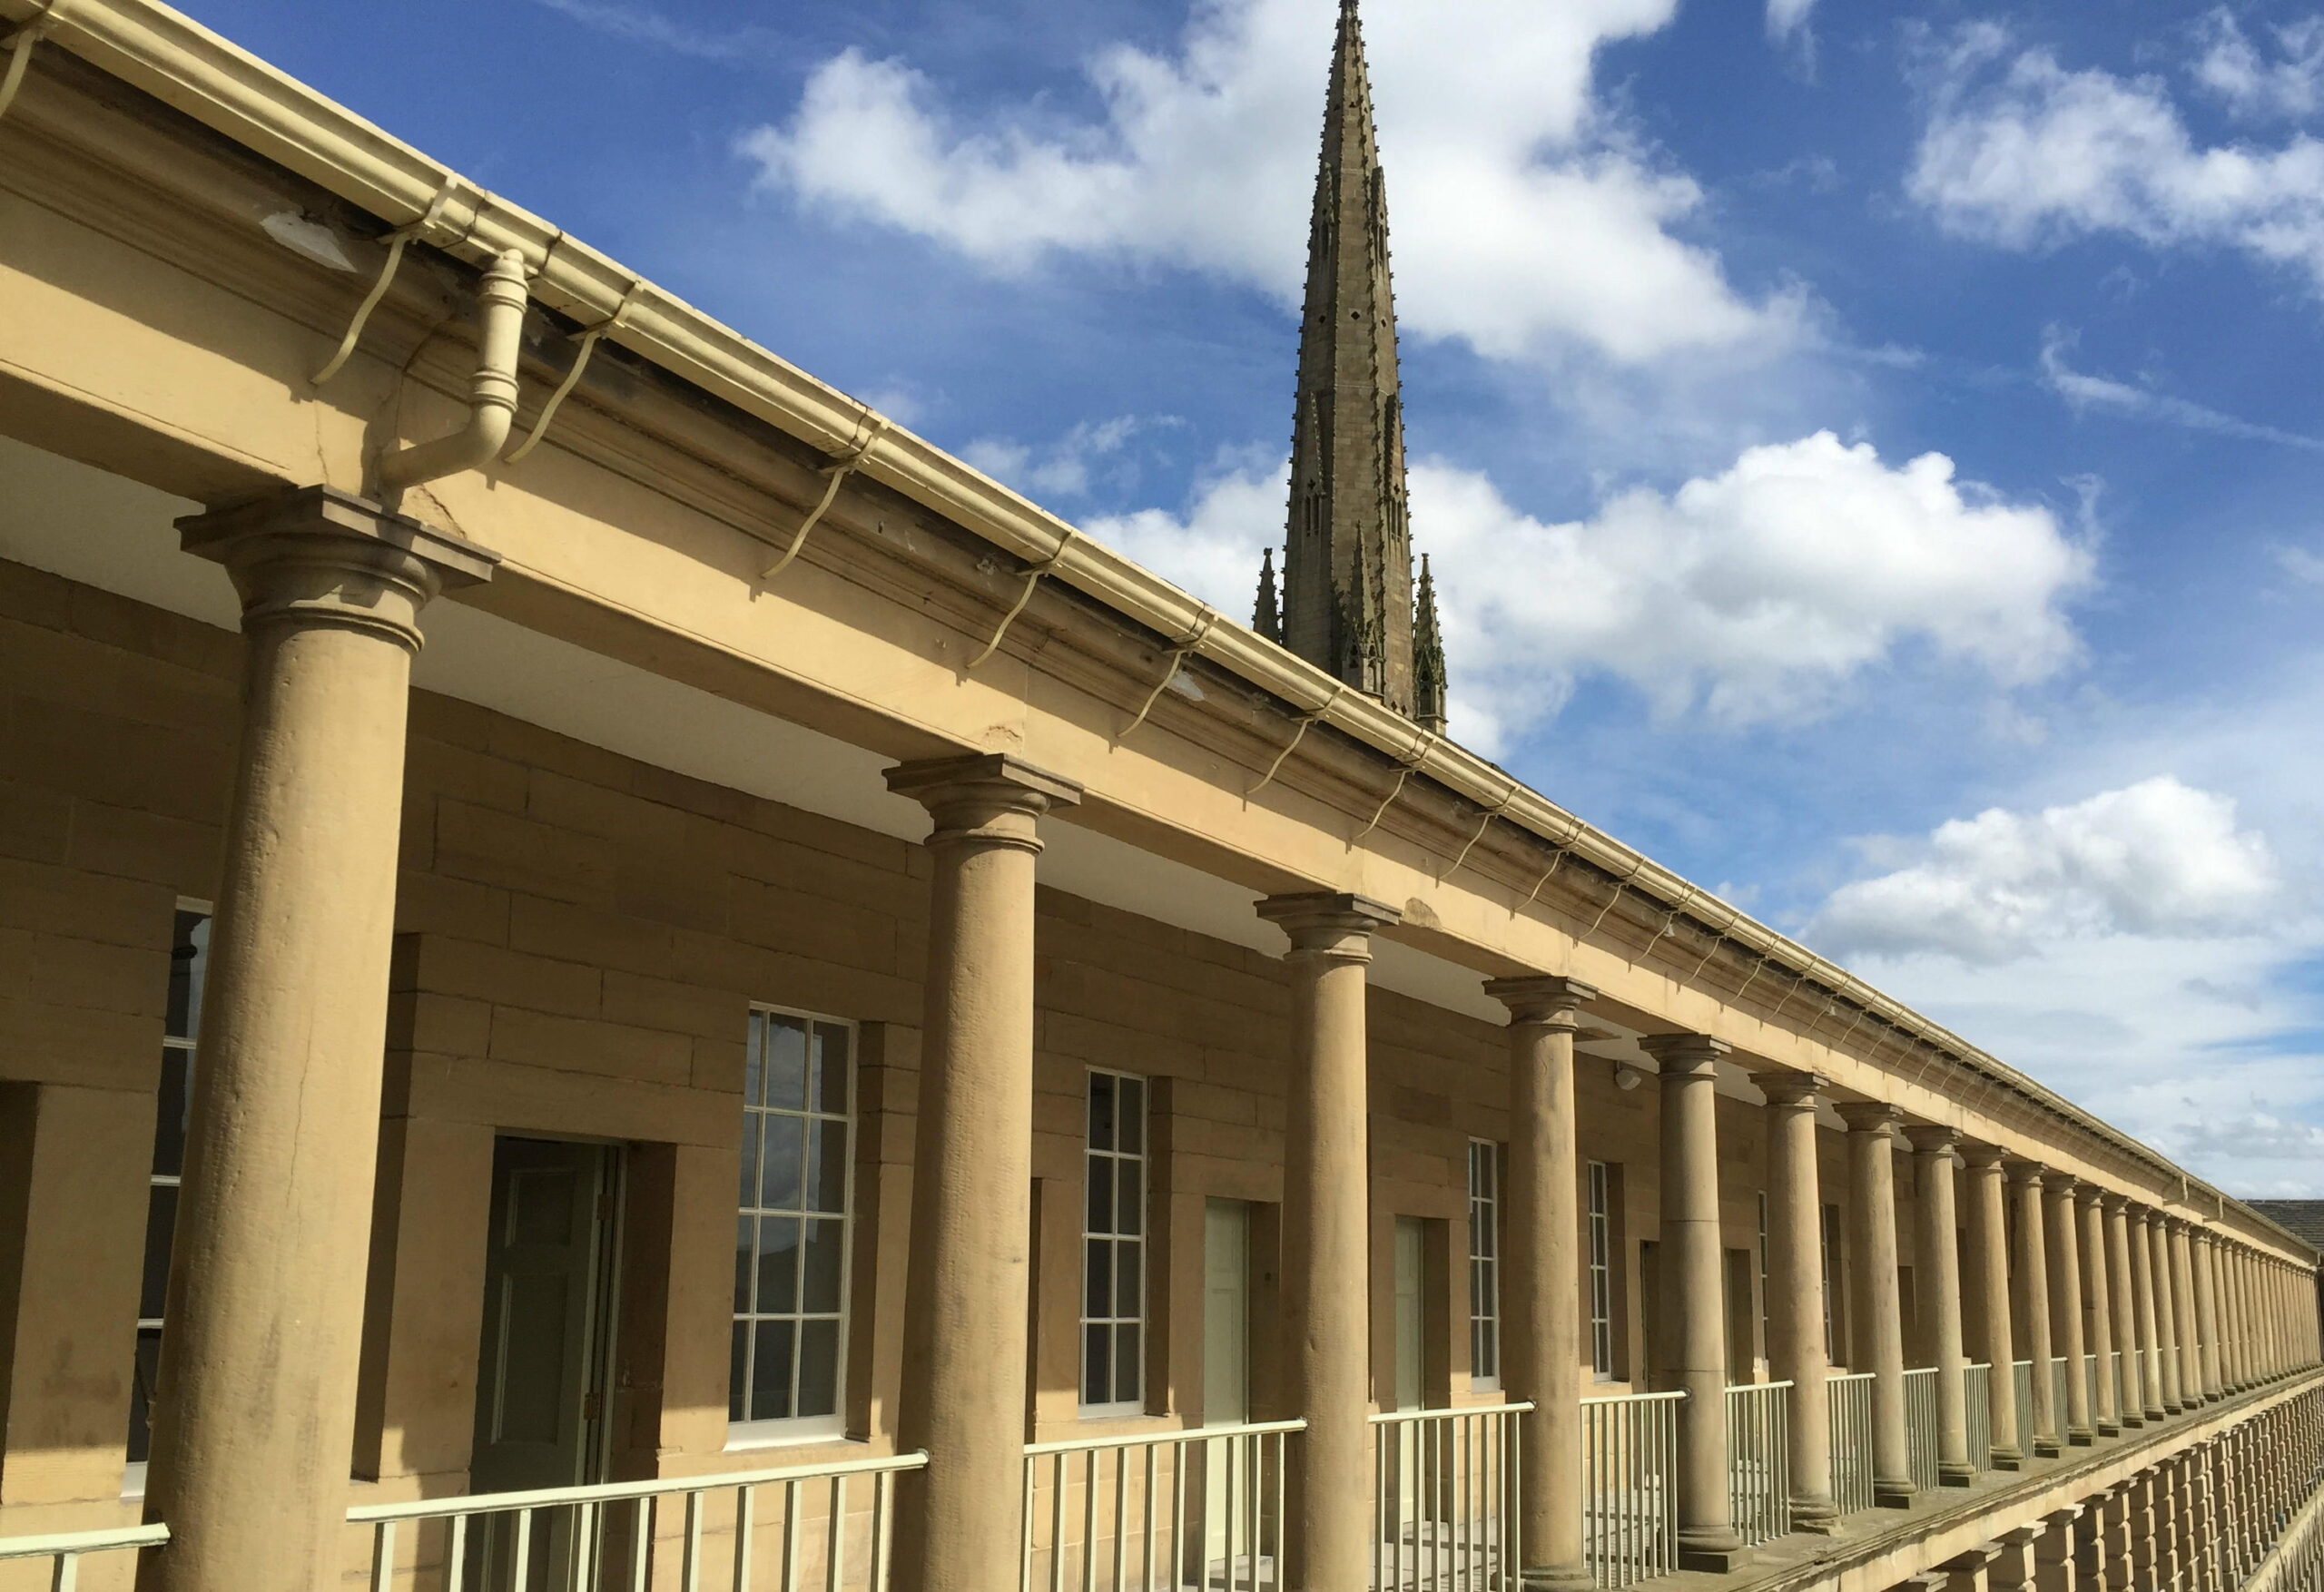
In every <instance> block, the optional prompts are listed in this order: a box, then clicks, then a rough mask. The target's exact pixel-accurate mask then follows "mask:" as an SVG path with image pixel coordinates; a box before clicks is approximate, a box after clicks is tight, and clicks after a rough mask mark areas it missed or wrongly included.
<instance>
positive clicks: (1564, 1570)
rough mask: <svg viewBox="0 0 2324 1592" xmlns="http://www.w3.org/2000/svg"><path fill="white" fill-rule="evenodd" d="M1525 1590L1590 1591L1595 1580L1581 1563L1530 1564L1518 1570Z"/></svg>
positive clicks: (1546, 1591)
mask: <svg viewBox="0 0 2324 1592" xmlns="http://www.w3.org/2000/svg"><path fill="white" fill-rule="evenodd" d="M1517 1584H1518V1585H1519V1586H1520V1587H1523V1588H1524V1589H1525V1592H1590V1588H1591V1587H1595V1586H1596V1585H1597V1582H1596V1581H1594V1580H1592V1579H1591V1578H1590V1571H1589V1569H1588V1568H1587V1567H1584V1566H1581V1565H1531V1566H1528V1567H1526V1568H1524V1569H1522V1570H1521V1571H1519V1572H1518V1575H1517Z"/></svg>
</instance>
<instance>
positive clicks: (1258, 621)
mask: <svg viewBox="0 0 2324 1592" xmlns="http://www.w3.org/2000/svg"><path fill="white" fill-rule="evenodd" d="M1251 628H1252V629H1253V630H1256V631H1257V632H1258V633H1259V634H1261V635H1263V636H1265V637H1266V638H1267V639H1268V640H1269V641H1271V642H1273V643H1275V644H1276V645H1277V646H1281V645H1282V644H1283V605H1282V604H1280V603H1278V602H1277V601H1276V600H1275V549H1274V548H1272V547H1270V548H1268V549H1267V550H1266V551H1265V553H1262V554H1261V555H1259V600H1258V602H1257V603H1256V604H1255V605H1254V606H1253V607H1252V609H1251Z"/></svg>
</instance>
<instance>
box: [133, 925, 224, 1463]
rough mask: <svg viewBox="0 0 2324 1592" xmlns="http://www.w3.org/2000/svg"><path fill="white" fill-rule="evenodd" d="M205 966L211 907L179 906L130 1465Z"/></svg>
mask: <svg viewBox="0 0 2324 1592" xmlns="http://www.w3.org/2000/svg"><path fill="white" fill-rule="evenodd" d="M209 962H210V909H208V908H206V907H201V906H194V905H190V904H181V905H180V906H179V908H178V910H177V917H176V919H175V921H174V925H173V929H172V935H171V939H170V993H169V1017H168V1020H167V1021H166V1023H165V1024H164V1025H163V1027H162V1094H161V1098H160V1099H159V1100H158V1101H156V1102H155V1109H154V1113H153V1167H152V1170H151V1172H150V1173H149V1174H148V1177H147V1187H146V1195H145V1272H144V1278H143V1284H142V1286H141V1289H140V1292H139V1294H138V1303H137V1357H136V1361H135V1362H134V1366H133V1375H132V1381H133V1387H134V1391H133V1396H132V1398H131V1399H130V1400H129V1447H128V1457H129V1462H130V1463H131V1464H133V1465H142V1464H143V1463H144V1462H145V1459H146V1454H147V1451H148V1450H149V1448H150V1446H151V1444H152V1440H153V1431H152V1428H151V1427H150V1426H149V1425H148V1420H149V1418H150V1416H151V1413H152V1410H153V1377H154V1373H155V1371H157V1370H158V1369H159V1368H160V1366H161V1362H162V1302H163V1299H164V1298H165V1296H166V1295H167V1293H168V1292H169V1284H170V1246H171V1243H172V1239H173V1238H174V1237H175V1236H176V1231H177V1220H178V1180H179V1178H180V1176H181V1175H182V1174H183V1173H184V1171H185V1136H186V1125H187V1113H188V1110H189V1109H190V1107H191V1105H192V1099H193V1047H194V1039H195V1037H196V1036H197V1035H198V1034H199V1033H200V1032H201V1029H202V975H203V974H204V973H205V972H206V971H207V970H208V968H209Z"/></svg>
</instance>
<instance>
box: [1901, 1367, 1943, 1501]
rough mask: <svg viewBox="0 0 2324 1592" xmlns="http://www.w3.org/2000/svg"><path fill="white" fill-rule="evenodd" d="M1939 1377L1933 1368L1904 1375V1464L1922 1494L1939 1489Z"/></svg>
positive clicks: (1908, 1372) (1923, 1368) (1912, 1371)
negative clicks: (1937, 1417) (1937, 1412)
mask: <svg viewBox="0 0 2324 1592" xmlns="http://www.w3.org/2000/svg"><path fill="white" fill-rule="evenodd" d="M1936 1378H1937V1369H1936V1367H1935V1366H1933V1365H1924V1366H1919V1367H1916V1368H1915V1369H1914V1370H1911V1371H1906V1372H1905V1466H1906V1469H1907V1470H1908V1471H1909V1472H1910V1474H1911V1476H1912V1479H1913V1486H1914V1487H1915V1488H1916V1489H1919V1490H1920V1491H1922V1492H1931V1491H1934V1490H1935V1488H1936V1459H1937V1431H1936Z"/></svg>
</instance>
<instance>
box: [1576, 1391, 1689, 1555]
mask: <svg viewBox="0 0 2324 1592" xmlns="http://www.w3.org/2000/svg"><path fill="white" fill-rule="evenodd" d="M1686 1397H1687V1395H1686V1394H1684V1393H1683V1392H1680V1393H1630V1394H1627V1395H1625V1396H1622V1397H1620V1398H1610V1399H1584V1400H1582V1401H1581V1507H1582V1510H1583V1516H1582V1562H1583V1564H1584V1565H1585V1566H1586V1567H1588V1569H1589V1571H1590V1578H1591V1579H1592V1580H1594V1581H1595V1582H1596V1583H1597V1584H1598V1585H1599V1586H1600V1587H1628V1586H1630V1585H1632V1584H1634V1583H1636V1582H1639V1581H1644V1580H1649V1579H1650V1578H1652V1577H1656V1576H1667V1575H1669V1574H1671V1573H1673V1572H1674V1571H1676V1570H1677V1569H1678V1567H1679V1404H1681V1403H1682V1402H1684V1401H1685V1400H1686Z"/></svg>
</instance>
